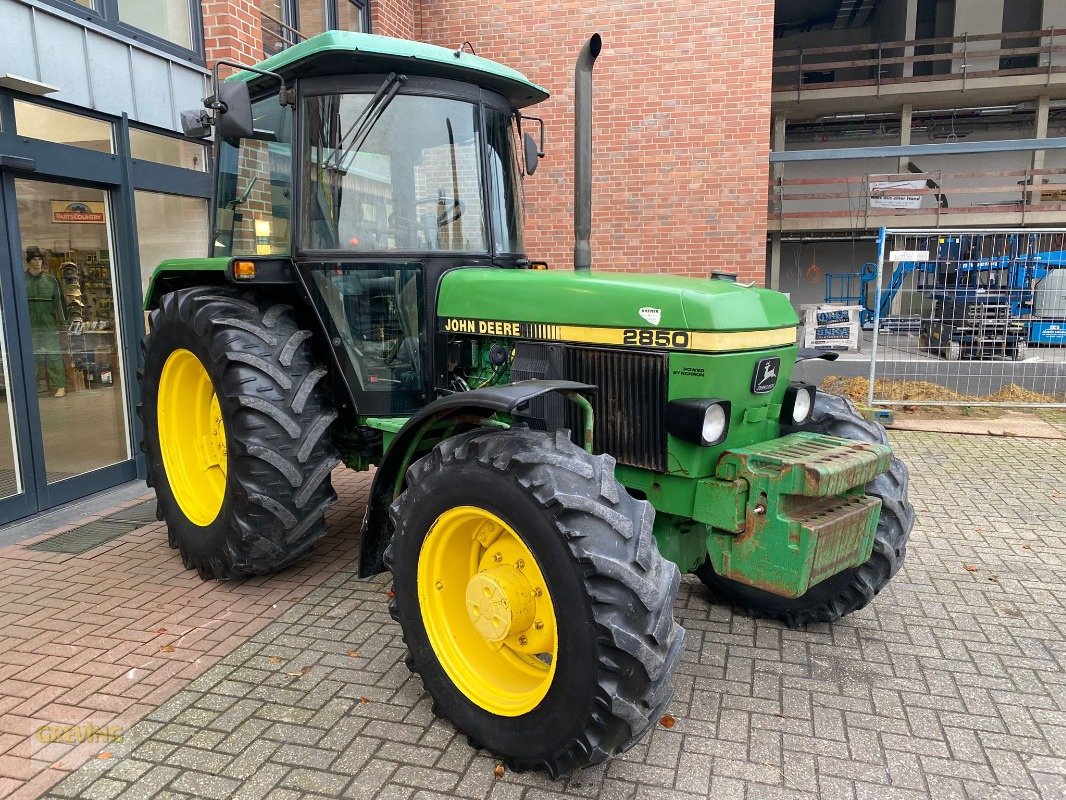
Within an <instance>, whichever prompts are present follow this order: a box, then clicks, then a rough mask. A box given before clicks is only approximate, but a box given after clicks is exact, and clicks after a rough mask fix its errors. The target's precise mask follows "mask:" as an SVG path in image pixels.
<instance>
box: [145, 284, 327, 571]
mask: <svg viewBox="0 0 1066 800" xmlns="http://www.w3.org/2000/svg"><path fill="white" fill-rule="evenodd" d="M310 338H311V334H310V332H308V331H303V330H300V329H299V328H298V327H297V326H296V324H295V323H294V322H293V319H292V309H291V307H289V306H287V305H275V304H267V303H260V302H258V301H257V300H256V299H255V298H254V296H252V295H245V296H243V297H242V296H240V295H238V293H237V292H236V291H234V290H231V289H228V288H225V287H210V288H195V289H182V290H180V291H176V292H172V293H170V294H166V295H164V296H163V297H162V299H161V300H160V303H159V307H158V308H156V309H155V310H154V311H152V313H151V315H150V317H149V333H148V336H147V337H146V339H145V343H144V369H143V370H142V371H141V375H140V377H141V396H142V398H143V402H142V405H141V406H140V407H139V408H138V413H139V414H140V415H141V420H142V422H143V424H144V440H143V442H142V444H141V448H142V450H143V451H144V453H145V455H146V456H147V461H148V481H149V484H150V485H152V486H154V487H155V490H156V498H157V501H158V512H157V513H158V516H159V518H160V519H163V520H165V521H166V523H167V529H168V536H169V539H170V545H171V546H172V547H176V548H177V549H178V550H179V551H180V553H181V557H182V562H183V563H184V564H185V566H186V567H193V568H195V569H196V570H197V571H198V572H199V573H200V576H201V577H202V578H204V579H209V578H238V577H245V576H250V575H262V574H266V573H269V572H275V571H277V570H280V569H283V568H284V567H287V566H289V565H291V564H293V563H295V562H296V561H298V560H300V559H301V558H303V557H304V556H306V555H307V554H309V553H310V551H311V548H312V546H313V545H314V543H315V541H316V540H317V539H319V538H320V537H321V536H322V535H323V534H324V533H325V530H326V526H325V512H326V509H327V508H328V507H329V506H330V505H331V504H332V503H333V501H334V500H335V499H336V497H337V495H336V493H335V492H334V491H333V488H332V486H331V484H330V471H331V470H332V469H333V467H335V466H336V465H337V464H338V463H339V461H338V459H337V456H336V452H335V450H334V448H333V445H332V443H331V441H330V437H329V426H330V424H331V423H332V422H333V420H334V419H336V417H337V412H336V411H334V410H333V408H332V405H331V403H330V400H329V397H328V396H327V394H326V392H325V390H324V388H323V386H322V379H323V378H324V377H325V375H326V370H325V369H324V368H322V367H320V366H318V364H317V363H316V361H315V358H314V356H313V354H312V353H311V350H310Z"/></svg>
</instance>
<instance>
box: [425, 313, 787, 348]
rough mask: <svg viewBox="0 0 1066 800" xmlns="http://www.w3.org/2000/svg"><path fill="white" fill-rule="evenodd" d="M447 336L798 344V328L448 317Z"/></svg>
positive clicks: (648, 344) (650, 344)
mask: <svg viewBox="0 0 1066 800" xmlns="http://www.w3.org/2000/svg"><path fill="white" fill-rule="evenodd" d="M441 322H442V326H443V329H444V332H445V333H468V334H475V335H478V336H499V337H503V338H515V339H536V340H541V341H552V342H577V343H581V344H600V345H609V346H612V347H638V348H653V349H662V350H694V351H699V352H705V353H721V352H733V351H737V350H761V349H763V348H766V347H780V346H783V345H792V344H795V343H796V329H795V328H794V327H789V328H774V329H771V330H761V331H727V332H719V333H713V332H711V331H686V330H671V329H663V328H598V327H593V326H590V325H546V324H542V323H537V322H518V321H508V320H487V319H468V318H459V317H445V318H444V319H443V320H441Z"/></svg>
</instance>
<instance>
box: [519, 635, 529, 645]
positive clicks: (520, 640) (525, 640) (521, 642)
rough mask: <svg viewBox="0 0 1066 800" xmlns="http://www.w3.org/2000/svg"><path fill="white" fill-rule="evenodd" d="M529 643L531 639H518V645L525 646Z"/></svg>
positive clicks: (522, 637) (521, 637) (520, 637)
mask: <svg viewBox="0 0 1066 800" xmlns="http://www.w3.org/2000/svg"><path fill="white" fill-rule="evenodd" d="M528 641H529V639H527V638H526V637H525V636H519V637H518V643H519V644H520V645H523V646H524V645H525V644H526V642H528Z"/></svg>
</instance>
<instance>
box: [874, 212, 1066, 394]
mask: <svg viewBox="0 0 1066 800" xmlns="http://www.w3.org/2000/svg"><path fill="white" fill-rule="evenodd" d="M875 266H876V269H875V268H874V267H875ZM859 291H860V292H861V294H862V303H861V305H863V306H865V308H866V309H867V310H866V311H865V312H864V315H865V317H866V318H865V320H864V321H865V322H866V327H867V328H869V330H870V335H871V337H872V347H871V355H870V381H869V395H868V401H869V403H870V404H871V405H886V406H887V405H915V406H917V405H954V406H1011V407H1018V406H1026V407H1058V408H1066V230H1064V229H1054V230H1053V229H1047V228H1041V229H1034V228H1029V229H1011V230H945V229H937V230H902V229H893V228H882V229H881V233H880V237H879V241H878V261H877V264H876V265H868V266H867V267H866V268H865V269H864V270H863V272H862V273H861V284H860V287H859Z"/></svg>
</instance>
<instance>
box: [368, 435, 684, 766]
mask: <svg viewBox="0 0 1066 800" xmlns="http://www.w3.org/2000/svg"><path fill="white" fill-rule="evenodd" d="M614 466H615V464H614V459H612V458H610V457H609V456H603V455H601V456H593V455H590V454H589V453H586V452H585V451H584V450H581V449H580V448H578V447H577V446H575V445H574V444H573V443H572V442H571V441H570V439H569V436H568V433H567V432H566V431H560V432H558V433H556V434H546V433H540V432H535V431H531V430H529V429H526V428H511V429H509V430H502V431H501V430H491V429H484V428H482V429H478V430H474V431H470V432H468V433H464V434H460V435H458V436H454V437H452V438H450V439H447V440H445V441H444V442H442V443H440V444H438V445H437V447H436V448H434V450H433V451H432V452H431V453H430V454H429V455H427V456H425V457H424V458H422V459H420V460H419V461H417V462H416V463H415V464H413V465H412V466H411V468H410V469H409V470H408V473H407V489H406V491H404V493H403V494H402V495H400V497H399V498H398V499H397V500H396V502H395V503H393V505H392V508H391V510H390V515H391V519H392V523H393V525H394V529H395V534H394V536H393V539H392V542H391V544H390V545H389V548H388V550H387V551H386V554H385V563H386V565H387V566H388V568H389V569H391V570H392V575H393V580H394V589H395V596H394V599H393V601H392V603H391V606H390V611H391V612H392V616H393V618H394V619H395V620H396V621H397V622H399V624H400V627H401V628H402V630H403V635H404V641H405V642H406V644H407V647H408V650H409V657H408V660H407V663H408V666H409V667H410V669H411V671H412V672H415V673H418V674H419V675H420V676H421V678H422V682H423V684H424V685H425V688H426V691H427V692H428V693H429V694H430V696H431V697H432V698H433V701H434V703H433V711H434V713H435V714H437V715H438V716H440V717H443V718H445V719H448V720H450V721H451V722H452V723H453V724H454V725H455V727H456V728H458V729H459V730H460V731H462V732H463V733H465V734H466V735H467V736H468V737H469V739H470V742H471V744H472V745H473V746H475V747H481V748H485V749H486V750H489V751H490V752H492V753H494V754H496V755H497V756H498V757H500V758H502V759H504V761H506V763H507V764H508V766H509V767H510V768H511V769H514V770H516V771H521V770H528V769H544V770H546V771H547V772H548V773H549V774H550V775H551V776H552V777H558V776H560V775H562V774H564V773H566V772H569V771H570V770H573V769H576V768H580V767H585V766H588V765H591V764H596V763H599V762H601V761H603V760H604V759H606V758H608V757H609V756H612V755H615V754H617V753H620V752H622V751H624V750H627V749H628V748H629V747H631V746H632V745H633V744H634V743H635V742H636V741H637V740H638V739H639V738H640V737H641V736H642V735H644V734H645V733H646V732H647V731H648V729H649V728H651V726H652V725H654V724H655V722H656V720H658V719H659V717H660V716H661V715H662V713H663V711H664V709H665V707H666V704H667V702H669V700H670V698H671V696H672V695H673V680H672V676H673V672H674V668H675V667H676V665H677V662H678V658H679V656H680V654H681V650H682V647H683V641H684V631H683V630H682V629H681V627H680V626H679V625H677V624H676V623H675V622H674V617H673V602H674V599H675V597H676V594H677V588H678V582H679V579H680V576H679V574H678V571H677V567H676V566H675V565H674V564H672V563H671V562H669V561H666V560H665V559H664V558H663V557H662V556H661V555H660V554H659V551H658V549H657V548H656V544H655V538H654V536H653V535H652V522H653V518H654V513H655V512H654V510H653V509H652V507H651V506H650V505H649V504H648V503H647V502H644V501H642V500H637V499H635V498H633V497H631V496H630V495H629V494H628V493H626V491H625V489H624V488H622V486H620V485H619V484H618V482H617V481H616V480H615V478H614ZM464 519H466V520H468V521H472V522H468V523H462V522H461V521H462V520H464ZM457 520H458V521H460V522H458V523H457ZM464 524H467V525H468V527H467V528H465V529H464V528H463V525H464ZM482 524H486V525H488V528H483V527H478V526H479V525H482ZM501 526H502V528H503V529H504V532H503V533H502V534H500V533H498V531H499V530H500V528H501ZM484 530H489V531H490V532H491V535H492V536H497V535H498V536H499V538H498V539H491V540H483V539H482V532H483V531H484ZM448 531H452V532H453V533H454V532H456V531H458V533H459V534H462V535H458V534H456V535H452V537H451V538H450V539H449V538H443V539H442V536H445V537H446V536H447V535H450V534H447V532H448ZM464 531H465V532H464ZM500 542H503V543H504V544H502V545H501V544H500ZM445 553H446V554H447V556H445ZM516 553H518V554H522V553H526V554H527V555H524V556H522V557H521V558H517V557H516V556H515V554H516ZM505 554H506V555H505ZM497 556H498V558H497ZM519 561H521V562H522V563H521V564H520V563H519ZM529 561H532V562H533V564H534V571H535V575H536V578H534V577H531V576H530V569H529ZM512 565H514V566H516V567H517V568H518V569H520V570H521V571H522V578H523V579H525V578H528V579H529V583H530V585H531V586H532V587H533V589H532V590H526V589H522V588H521V587H520V586H519V585H518V584H517V583H516V584H512V585H514V586H516V587H518V588H516V589H515V591H516V592H518V594H515V596H514V597H511V596H510V595H507V597H508V601H507V602H506V603H504V604H503V605H500V606H498V607H499V608H503V609H504V612H503V614H502V616H504V617H505V618H506V620H508V624H507V625H505V626H504V627H503V628H502V629H501V630H500V632H499V633H498V636H500V637H504V636H506V637H507V638H505V639H504V638H500V639H498V640H494V639H491V638H489V637H488V635H487V634H486V633H485V632H484V630H483V628H482V627H479V626H482V625H483V624H484V623H482V622H480V621H475V617H478V618H479V619H480V617H479V615H484V612H483V611H481V610H479V609H478V608H477V607H476V606H474V610H473V611H470V608H471V604H474V603H479V602H480V601H478V600H477V597H478V596H479V594H478V593H480V592H481V590H482V589H481V587H482V586H483V584H482V583H480V582H481V581H484V580H485V579H486V577H491V576H492V575H493V574H495V573H497V572H500V574H501V575H502V577H501V578H500V583H501V585H503V584H506V582H507V581H509V580H512V579H511V578H508V577H507V576H508V575H509V574H513V573H512V572H510V570H511V567H512ZM471 587H473V588H471ZM519 589H521V591H519ZM471 591H473V592H474V594H471ZM521 592H525V595H523V594H521ZM530 592H532V594H530ZM485 596H486V597H489V594H488V593H486V594H485ZM523 597H524V598H525V599H523ZM529 597H533V598H534V599H533V600H530V599H529ZM472 598H473V599H472ZM528 603H533V604H534V605H535V610H534V611H527V612H526V614H525V618H524V621H523V622H514V623H513V624H512V623H511V622H510V620H512V619H514V620H517V619H518V616H519V612H518V611H516V610H515V609H520V608H522V607H523V604H528ZM512 611H513V614H514V616H513V617H512ZM531 620H535V622H530V621H531ZM498 622H499V620H498V619H497V620H494V623H498ZM537 623H540V624H541V627H540V628H537ZM523 626H526V627H523ZM491 632H492V631H491V629H490V630H489V633H491ZM542 635H543V636H546V637H548V638H546V639H544V640H543V641H541V640H537V637H538V636H542ZM526 639H528V641H525V640H526ZM535 640H536V645H535V647H536V649H534V650H533V651H532V653H531V652H530V649H529V648H532V647H534V641H535ZM522 646H525V649H522ZM509 665H513V666H514V668H513V669H511V666H509Z"/></svg>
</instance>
